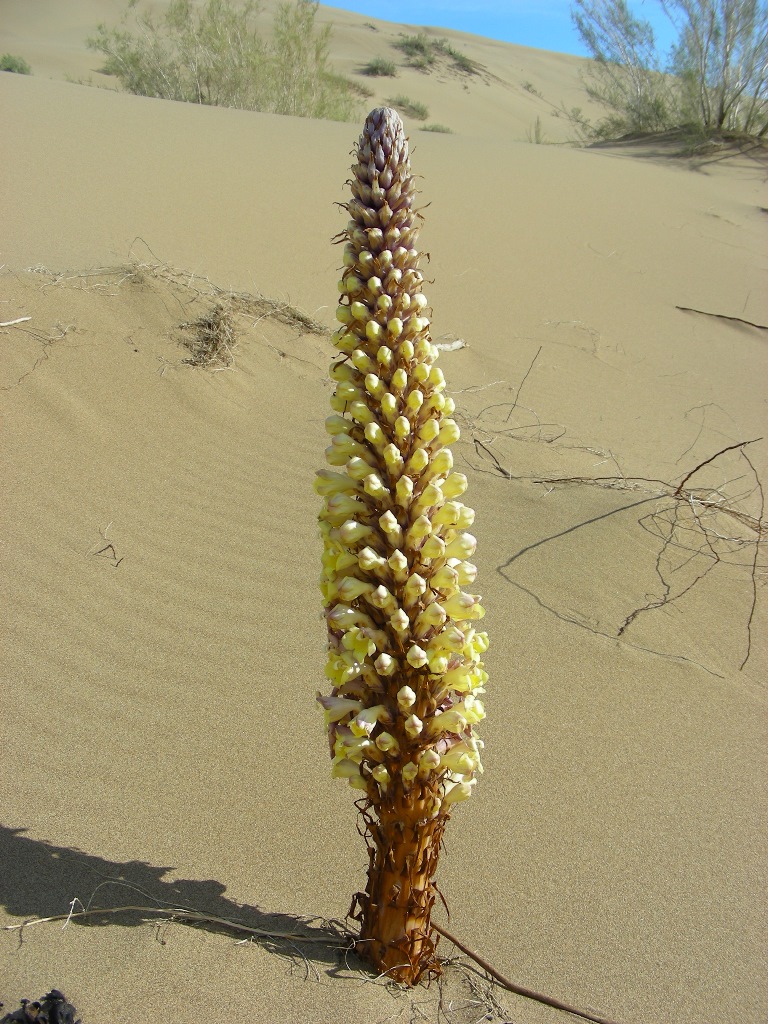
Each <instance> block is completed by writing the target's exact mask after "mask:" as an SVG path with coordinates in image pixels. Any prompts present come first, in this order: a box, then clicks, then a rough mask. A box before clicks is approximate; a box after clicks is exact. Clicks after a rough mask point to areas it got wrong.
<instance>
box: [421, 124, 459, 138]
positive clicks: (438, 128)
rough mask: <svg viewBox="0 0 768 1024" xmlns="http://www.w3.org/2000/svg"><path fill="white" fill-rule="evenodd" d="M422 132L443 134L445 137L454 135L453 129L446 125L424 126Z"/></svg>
mask: <svg viewBox="0 0 768 1024" xmlns="http://www.w3.org/2000/svg"><path fill="white" fill-rule="evenodd" d="M421 130H422V131H423V132H442V133H443V134H445V135H453V128H449V127H448V126H447V125H444V124H423V125H422V126H421Z"/></svg>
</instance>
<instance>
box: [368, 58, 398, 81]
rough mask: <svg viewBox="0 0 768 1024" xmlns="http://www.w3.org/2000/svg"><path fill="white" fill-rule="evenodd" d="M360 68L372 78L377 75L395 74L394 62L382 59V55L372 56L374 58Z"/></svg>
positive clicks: (389, 76)
mask: <svg viewBox="0 0 768 1024" xmlns="http://www.w3.org/2000/svg"><path fill="white" fill-rule="evenodd" d="M361 70H362V72H363V74H364V75H370V76H371V77H372V78H375V77H377V76H378V77H380V78H384V77H388V78H394V77H395V75H396V74H397V68H396V67H395V62H394V61H392V60H384V58H383V57H374V59H373V60H371V61H369V62H368V63H367V64H366V65H365V66H364V67H363V68H361Z"/></svg>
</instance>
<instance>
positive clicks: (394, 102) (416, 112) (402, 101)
mask: <svg viewBox="0 0 768 1024" xmlns="http://www.w3.org/2000/svg"><path fill="white" fill-rule="evenodd" d="M387 103H388V104H389V105H390V106H391V107H394V108H395V109H396V110H397V111H399V112H400V113H401V114H405V116H406V117H412V118H413V119H414V120H415V121H426V119H427V118H428V117H429V110H427V108H426V107H425V106H424V104H423V103H417V102H416V101H415V100H411V99H409V98H408V97H407V96H393V97H392V99H389V100H387Z"/></svg>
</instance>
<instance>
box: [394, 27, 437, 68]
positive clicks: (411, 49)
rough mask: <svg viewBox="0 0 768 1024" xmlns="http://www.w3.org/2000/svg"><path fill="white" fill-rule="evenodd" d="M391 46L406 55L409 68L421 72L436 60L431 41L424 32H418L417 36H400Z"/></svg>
mask: <svg viewBox="0 0 768 1024" xmlns="http://www.w3.org/2000/svg"><path fill="white" fill-rule="evenodd" d="M392 45H393V46H394V47H395V48H396V49H398V50H401V51H402V52H403V53H404V54H405V55H406V57H407V58H408V63H409V64H410V65H411V67H415V68H419V69H420V70H421V71H425V70H427V68H429V67H431V66H432V65H433V64H434V63H435V61H436V59H437V58H436V57H435V52H434V51H435V48H434V45H433V43H432V40H431V39H430V38H429V36H428V35H427V34H426V32H419V34H418V35H417V36H402V37H401V38H400V39H399V40H398V41H397V42H396V43H393V44H392Z"/></svg>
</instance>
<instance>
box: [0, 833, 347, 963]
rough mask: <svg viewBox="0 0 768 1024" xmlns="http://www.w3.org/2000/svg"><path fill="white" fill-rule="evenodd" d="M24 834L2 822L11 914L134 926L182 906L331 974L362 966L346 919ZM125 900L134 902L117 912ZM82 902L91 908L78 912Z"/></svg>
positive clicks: (4, 899) (215, 928)
mask: <svg viewBox="0 0 768 1024" xmlns="http://www.w3.org/2000/svg"><path fill="white" fill-rule="evenodd" d="M25 833H26V829H14V828H8V827H7V826H5V825H0V864H2V865H3V869H2V872H1V873H0V905H2V906H3V907H4V908H5V910H6V911H7V912H8V913H9V914H10V915H12V916H13V917H16V918H21V919H22V920H24V921H32V920H34V919H35V918H48V917H55V916H59V915H66V914H68V912H69V911H70V909H71V910H72V911H73V916H72V918H71V921H70V924H71V925H77V926H79V927H88V928H94V927H105V926H108V925H109V926H112V927H136V926H138V925H143V924H146V923H147V921H148V920H151V919H153V918H154V917H155V914H154V913H152V912H150V911H156V912H157V919H158V920H162V919H163V918H164V917H165V918H166V919H168V918H174V914H173V911H174V909H176V910H179V909H182V910H187V911H191V912H193V913H195V914H200V915H203V916H204V917H206V918H211V919H214V918H215V919H216V920H203V921H197V920H189V919H185V918H184V917H183V916H176V917H175V920H176V921H178V922H179V923H182V924H185V925H188V926H189V927H195V928H201V929H203V930H205V931H208V932H214V933H218V934H226V935H230V936H233V937H235V938H237V939H241V940H242V939H244V938H245V939H250V940H251V941H253V942H255V943H257V944H258V945H260V946H262V947H264V948H266V949H268V950H270V951H272V952H275V953H277V954H279V955H282V956H289V957H295V956H301V957H302V958H303V959H311V960H312V961H314V962H315V963H316V964H320V965H323V967H324V968H325V970H326V973H328V974H332V975H333V974H336V973H337V972H339V971H340V970H343V969H344V968H347V969H349V968H354V967H355V966H358V962H357V958H356V957H355V956H354V954H353V953H351V951H350V950H349V947H350V945H351V941H352V938H351V935H350V934H349V933H346V932H345V931H344V926H343V924H342V923H341V922H331V921H324V920H321V919H319V918H306V917H300V916H298V915H294V914H282V913H267V912H265V911H263V910H260V909H259V907H258V906H251V905H249V904H240V903H236V902H235V901H234V900H229V899H227V898H226V897H225V895H224V893H225V892H226V886H225V885H223V884H222V883H221V882H218V881H216V880H214V879H205V880H198V879H189V878H174V879H167V878H165V877H164V876H165V875H166V874H167V873H168V872H170V871H172V870H173V867H171V866H167V867H157V866H155V865H152V864H148V863H146V862H145V861H139V860H131V861H125V862H120V861H110V860H106V859H104V858H103V857H97V856H94V855H93V854H89V853H84V852H83V851H82V850H78V849H74V848H71V847H66V846H55V845H54V844H53V843H49V842H46V841H44V840H40V839H32V838H30V837H29V836H27V835H26V834H25ZM120 907H130V908H132V909H126V910H121V911H119V912H116V911H115V908H120ZM82 909H87V910H88V915H87V916H83V917H77V916H75V914H76V913H77V912H78V911H80V910H82ZM99 910H102V911H103V913H99V912H98V911H99ZM238 926H239V927H238ZM247 929H253V930H254V932H256V933H258V934H249V932H248V931H247ZM286 936H289V937H286Z"/></svg>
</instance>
